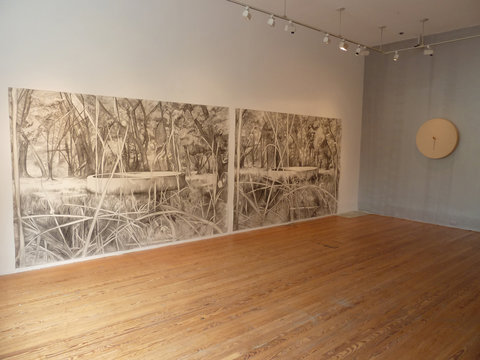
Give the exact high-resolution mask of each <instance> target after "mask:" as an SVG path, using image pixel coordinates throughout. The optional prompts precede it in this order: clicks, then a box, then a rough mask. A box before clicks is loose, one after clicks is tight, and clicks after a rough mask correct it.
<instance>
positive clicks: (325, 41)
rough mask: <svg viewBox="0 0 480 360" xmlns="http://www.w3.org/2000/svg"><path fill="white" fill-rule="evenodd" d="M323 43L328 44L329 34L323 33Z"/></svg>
mask: <svg viewBox="0 0 480 360" xmlns="http://www.w3.org/2000/svg"><path fill="white" fill-rule="evenodd" d="M323 43H324V44H325V45H328V44H330V35H329V34H325V37H324V38H323Z"/></svg>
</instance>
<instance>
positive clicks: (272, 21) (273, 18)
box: [267, 14, 275, 27]
mask: <svg viewBox="0 0 480 360" xmlns="http://www.w3.org/2000/svg"><path fill="white" fill-rule="evenodd" d="M267 24H268V25H269V26H271V27H274V26H275V17H274V16H273V14H272V15H270V17H269V18H268V20H267Z"/></svg>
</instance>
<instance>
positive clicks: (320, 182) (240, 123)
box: [234, 109, 341, 230]
mask: <svg viewBox="0 0 480 360" xmlns="http://www.w3.org/2000/svg"><path fill="white" fill-rule="evenodd" d="M235 120H236V153H235V202H234V229H235V230H241V229H250V228H256V227H261V226H267V225H273V224H281V223H286V222H290V221H295V220H301V219H308V218H312V217H318V216H322V215H327V214H334V213H336V211H337V202H338V184H339V179H340V167H339V165H340V160H339V156H340V137H341V125H340V120H338V119H330V118H323V117H315V116H304V115H295V114H286V113H277V112H269V111H258V110H245V109H237V110H236V115H235Z"/></svg>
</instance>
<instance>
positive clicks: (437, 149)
mask: <svg viewBox="0 0 480 360" xmlns="http://www.w3.org/2000/svg"><path fill="white" fill-rule="evenodd" d="M457 144H458V130H457V128H456V126H455V125H454V124H453V123H452V122H451V121H448V120H446V119H441V118H437V119H431V120H428V121H426V122H425V123H424V124H423V125H422V126H420V128H419V129H418V131H417V148H418V150H419V151H420V152H421V153H422V154H423V155H425V156H426V157H428V158H430V159H441V158H444V157H446V156H448V155H450V154H451V153H452V152H453V150H455V148H456V147H457Z"/></svg>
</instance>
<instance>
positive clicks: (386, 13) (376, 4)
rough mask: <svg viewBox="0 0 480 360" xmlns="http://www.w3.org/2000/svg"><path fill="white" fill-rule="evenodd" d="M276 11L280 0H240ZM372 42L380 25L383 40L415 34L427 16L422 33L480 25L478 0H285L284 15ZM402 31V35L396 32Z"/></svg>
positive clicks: (279, 11)
mask: <svg viewBox="0 0 480 360" xmlns="http://www.w3.org/2000/svg"><path fill="white" fill-rule="evenodd" d="M240 2H242V3H245V4H247V5H250V6H252V7H255V8H260V9H263V10H266V11H268V12H272V13H275V14H277V15H283V12H284V1H283V0H243V1H240ZM342 7H343V8H345V11H343V13H342V35H343V36H345V37H346V38H348V39H351V40H353V41H357V42H360V43H362V44H365V45H369V46H373V45H377V44H379V43H380V30H379V27H380V26H386V28H385V30H384V34H383V43H385V44H387V43H391V42H395V41H401V40H406V39H411V38H416V37H417V36H418V35H419V34H420V33H421V31H422V25H421V22H420V20H421V19H423V18H428V19H429V21H427V22H426V23H425V34H426V35H428V34H436V33H442V32H446V31H450V30H455V29H461V28H466V27H471V26H475V25H480V0H287V12H286V13H287V17H289V18H291V19H293V20H295V21H298V22H301V23H305V24H308V25H311V26H314V27H317V28H320V29H323V30H326V31H328V32H331V33H334V34H338V33H339V13H338V11H336V10H337V9H339V8H342ZM401 32H403V35H401V34H399V33H401Z"/></svg>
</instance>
